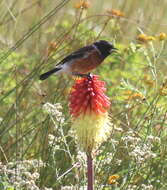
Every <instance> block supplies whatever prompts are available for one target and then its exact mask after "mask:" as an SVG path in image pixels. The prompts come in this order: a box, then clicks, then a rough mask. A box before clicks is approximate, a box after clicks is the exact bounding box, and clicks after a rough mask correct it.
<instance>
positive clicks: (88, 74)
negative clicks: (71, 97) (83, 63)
mask: <svg viewBox="0 0 167 190" xmlns="http://www.w3.org/2000/svg"><path fill="white" fill-rule="evenodd" d="M72 75H74V76H77V77H87V78H89V79H90V78H92V76H93V75H92V74H91V73H87V74H83V73H77V72H73V73H72Z"/></svg>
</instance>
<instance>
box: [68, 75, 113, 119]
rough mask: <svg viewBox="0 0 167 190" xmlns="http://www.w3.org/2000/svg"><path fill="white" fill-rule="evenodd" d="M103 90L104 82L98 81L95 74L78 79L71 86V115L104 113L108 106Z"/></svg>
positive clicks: (104, 89) (108, 102)
mask: <svg viewBox="0 0 167 190" xmlns="http://www.w3.org/2000/svg"><path fill="white" fill-rule="evenodd" d="M105 91H106V88H105V82H103V81H100V80H99V76H97V75H93V76H91V77H84V78H82V79H78V80H77V81H76V82H75V84H74V85H73V87H72V91H71V93H70V98H69V101H70V104H69V107H70V113H71V115H72V116H74V117H77V116H79V115H80V114H86V113H88V112H89V113H91V112H94V113H96V114H103V113H105V112H106V111H107V110H108V109H109V107H110V101H109V98H108V97H107V96H106V95H105V94H104V93H105Z"/></svg>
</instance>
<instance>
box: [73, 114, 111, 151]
mask: <svg viewBox="0 0 167 190" xmlns="http://www.w3.org/2000/svg"><path fill="white" fill-rule="evenodd" d="M109 124H110V122H109V116H108V113H107V112H106V113H103V114H97V113H94V112H92V113H90V114H89V113H86V114H85V115H83V114H81V115H80V116H78V117H77V118H75V119H74V122H73V125H72V128H73V129H74V130H75V132H76V135H77V137H78V141H79V144H80V146H81V148H82V149H83V151H86V152H89V151H92V150H95V149H96V148H97V147H98V145H100V143H102V142H103V141H104V140H106V138H107V136H108V134H109V132H110V125H109Z"/></svg>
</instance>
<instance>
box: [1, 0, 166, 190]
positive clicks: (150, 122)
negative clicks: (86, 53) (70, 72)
mask: <svg viewBox="0 0 167 190" xmlns="http://www.w3.org/2000/svg"><path fill="white" fill-rule="evenodd" d="M166 8H167V3H166V1H165V0H162V1H157V0H152V1H148V0H147V1H146V0H140V1H134V0H125V1H116V0H113V1H112V2H111V1H109V0H108V1H107V0H105V1H95V0H94V1H90V2H88V1H75V0H73V1H70V0H56V1H47V0H43V1H40V0H34V1H33V0H29V1H25V0H23V1H22V0H10V1H5V0H2V1H1V2H0V31H1V32H0V64H1V69H0V94H1V96H0V105H1V109H0V190H14V189H16V190H38V189H40V190H52V189H53V190H59V189H62V190H68V189H72V190H74V189H84V187H85V186H86V183H87V182H86V159H85V154H84V153H83V152H82V151H81V150H80V148H79V147H78V144H77V142H76V138H75V134H74V132H73V130H71V116H70V113H69V109H68V94H69V92H70V87H71V85H72V84H73V82H74V79H73V78H71V77H68V76H61V77H60V76H52V77H50V78H49V79H48V80H46V81H42V82H41V81H39V75H40V74H41V73H42V72H45V71H47V70H48V69H50V68H53V66H54V64H55V63H58V61H60V60H61V59H62V58H63V57H64V56H66V55H67V54H69V53H70V52H72V51H73V50H76V49H78V48H80V47H82V46H84V45H86V44H90V43H92V42H94V41H96V40H99V39H105V40H108V41H111V42H113V43H114V44H115V46H116V47H117V48H118V49H119V52H118V53H117V54H114V55H112V56H109V57H108V58H107V59H106V60H105V62H104V64H102V65H101V66H100V67H98V69H96V70H95V71H94V73H95V74H98V75H99V76H100V79H101V80H104V81H105V82H106V86H107V94H108V96H109V97H110V100H111V104H112V105H111V110H110V111H109V113H110V120H111V128H112V132H111V134H110V136H109V138H108V140H107V141H106V142H104V143H103V144H102V145H101V147H100V148H99V149H98V151H97V152H96V159H95V160H94V162H95V189H98V190H102V189H103V190H109V189H115V190H165V189H167V181H166V178H167V172H166V171H167V142H166V139H167V138H166V135H167V130H166V127H167V106H166V101H167V78H166V70H167V61H166V58H167V55H166V33H165V32H166V28H167V22H166V17H167V12H166Z"/></svg>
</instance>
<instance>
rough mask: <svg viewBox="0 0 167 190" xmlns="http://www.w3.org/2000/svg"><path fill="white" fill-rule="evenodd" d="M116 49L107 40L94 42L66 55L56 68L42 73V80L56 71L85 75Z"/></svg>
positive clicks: (58, 72)
mask: <svg viewBox="0 0 167 190" xmlns="http://www.w3.org/2000/svg"><path fill="white" fill-rule="evenodd" d="M116 50H117V49H116V48H115V47H114V46H113V44H112V43H109V42H107V41H105V40H100V41H97V42H94V43H93V44H91V45H89V46H85V47H83V48H81V49H79V50H77V51H75V52H73V53H71V54H70V55H68V56H67V57H65V58H64V59H63V60H62V61H60V63H58V64H57V65H56V66H55V68H54V69H52V70H50V71H48V72H46V73H44V74H42V75H40V80H45V79H46V78H48V77H49V76H50V75H52V74H54V73H56V74H60V73H66V74H70V75H76V76H85V74H87V73H88V72H90V71H91V70H93V69H95V68H96V67H97V66H99V65H100V64H101V63H102V62H103V60H104V59H105V58H106V57H107V56H108V55H110V54H111V53H112V52H114V51H116Z"/></svg>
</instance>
